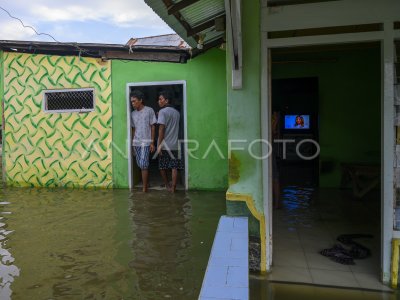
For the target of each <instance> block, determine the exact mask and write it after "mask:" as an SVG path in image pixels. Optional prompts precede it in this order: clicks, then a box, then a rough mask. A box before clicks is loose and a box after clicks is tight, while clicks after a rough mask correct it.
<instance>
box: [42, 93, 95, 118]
mask: <svg viewBox="0 0 400 300" xmlns="http://www.w3.org/2000/svg"><path fill="white" fill-rule="evenodd" d="M86 91H92V92H93V108H85V109H59V110H48V109H47V95H48V94H54V93H65V92H67V93H70V92H86ZM42 105H43V111H44V112H45V113H71V112H78V113H80V112H91V111H94V110H95V109H96V92H95V89H94V88H79V89H60V90H44V91H43V104H42Z"/></svg>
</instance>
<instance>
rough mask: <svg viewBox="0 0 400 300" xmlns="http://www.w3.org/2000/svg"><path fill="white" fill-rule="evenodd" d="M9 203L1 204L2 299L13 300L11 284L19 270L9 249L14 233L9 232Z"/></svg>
mask: <svg viewBox="0 0 400 300" xmlns="http://www.w3.org/2000/svg"><path fill="white" fill-rule="evenodd" d="M8 204H9V202H0V213H1V215H2V216H1V217H0V257H1V260H0V280H1V283H0V299H4V300H6V299H11V294H12V290H11V284H12V283H13V281H14V278H15V277H17V276H19V269H18V267H17V266H15V265H14V264H13V263H14V257H13V256H12V254H11V252H10V250H11V249H9V248H8V247H7V242H8V235H9V234H11V233H12V231H11V230H7V217H6V216H7V215H8V214H9V212H8V211H7V205H8Z"/></svg>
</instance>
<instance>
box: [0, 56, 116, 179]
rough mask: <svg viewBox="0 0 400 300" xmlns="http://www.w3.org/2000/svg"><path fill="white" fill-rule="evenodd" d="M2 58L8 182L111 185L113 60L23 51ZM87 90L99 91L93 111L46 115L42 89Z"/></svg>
mask: <svg viewBox="0 0 400 300" xmlns="http://www.w3.org/2000/svg"><path fill="white" fill-rule="evenodd" d="M3 58H4V68H3V71H4V97H3V103H4V122H5V124H4V134H3V137H4V141H3V159H4V164H5V165H3V168H4V169H5V175H6V176H5V178H4V180H5V181H6V182H7V184H8V185H12V186H38V187H57V186H62V187H111V186H112V165H111V161H112V150H111V147H110V145H111V140H112V128H111V64H110V62H102V61H101V60H99V59H93V58H83V57H81V58H78V57H68V56H50V55H29V54H21V53H4V56H3ZM2 84H3V83H2ZM87 87H94V88H95V95H96V99H95V102H96V105H95V111H93V112H89V113H76V112H74V113H45V112H43V109H42V101H43V93H42V91H43V90H47V89H68V88H87Z"/></svg>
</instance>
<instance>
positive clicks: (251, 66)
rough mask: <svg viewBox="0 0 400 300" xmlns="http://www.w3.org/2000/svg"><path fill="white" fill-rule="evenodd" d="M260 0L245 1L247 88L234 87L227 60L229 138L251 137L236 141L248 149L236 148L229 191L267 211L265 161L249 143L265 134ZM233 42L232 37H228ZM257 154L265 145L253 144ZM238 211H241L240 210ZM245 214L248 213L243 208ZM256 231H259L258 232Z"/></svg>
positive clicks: (244, 39)
mask: <svg viewBox="0 0 400 300" xmlns="http://www.w3.org/2000/svg"><path fill="white" fill-rule="evenodd" d="M259 2H260V1H254V0H253V1H243V2H242V18H243V19H242V24H245V25H244V26H242V38H243V88H242V89H240V90H233V89H232V75H231V74H232V71H231V66H232V65H231V58H230V56H229V52H227V53H228V55H227V57H226V59H227V60H226V62H227V88H228V138H229V139H230V140H247V141H248V142H247V143H232V146H233V147H241V146H243V147H244V148H245V149H246V150H235V151H232V157H233V158H234V159H231V160H230V168H229V170H230V174H229V178H230V186H229V192H232V193H241V194H249V195H251V196H252V198H253V200H254V204H255V207H256V209H257V210H258V211H260V212H263V197H262V165H261V163H262V162H261V160H257V159H254V158H252V157H251V155H250V154H249V152H248V151H247V148H248V145H249V144H250V143H251V142H252V141H253V140H256V139H260V138H261V128H260V105H261V104H260V97H261V89H260V71H261V70H260V66H261V60H260V58H261V55H260V51H261V45H260V3H259ZM228 42H229V41H228ZM252 151H253V153H254V154H257V155H258V156H260V154H261V145H260V144H258V143H257V144H255V145H254V146H253V147H252ZM236 213H237V212H236ZM243 214H246V212H245V211H243ZM254 234H255V233H254Z"/></svg>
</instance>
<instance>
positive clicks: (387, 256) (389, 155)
mask: <svg viewBox="0 0 400 300" xmlns="http://www.w3.org/2000/svg"><path fill="white" fill-rule="evenodd" d="M392 28H393V23H392V22H388V23H385V26H384V29H385V30H384V31H381V32H367V33H348V34H337V35H324V36H309V37H295V38H282V39H268V33H267V32H262V33H261V34H262V49H261V55H262V57H261V62H262V66H261V134H262V137H261V138H262V139H266V140H269V141H271V138H270V137H271V132H270V130H271V128H270V126H269V125H268V124H270V115H271V100H272V99H271V93H270V86H269V84H264V83H265V82H267V83H269V82H270V79H271V78H270V77H271V73H270V68H271V60H270V57H269V53H270V49H274V48H283V47H298V46H318V45H327V44H345V43H362V42H372V41H375V42H380V44H381V48H382V50H381V57H382V59H381V66H382V74H381V81H382V84H381V90H382V96H381V107H382V111H381V149H382V151H381V174H382V175H381V180H382V187H381V220H382V225H381V236H382V240H381V246H382V247H381V248H382V249H381V270H382V272H381V273H382V274H381V280H382V281H383V282H388V281H389V279H390V261H391V241H392V238H393V236H396V235H397V233H398V232H394V231H393V222H394V219H393V205H394V197H395V195H394V188H393V183H394V182H393V181H394V178H393V176H394V174H393V166H394V137H395V133H394V114H395V111H394V96H393V88H394V87H393V82H394V78H393V76H394V75H393V62H394V60H393V47H394V44H393V43H394V39H395V38H397V37H398V35H399V32H398V31H394V30H393V29H392ZM262 169H263V178H265V179H267V180H263V198H264V212H265V216H266V218H268V219H267V220H266V222H265V226H266V228H265V232H266V241H267V245H266V247H267V259H266V264H267V265H266V269H267V270H271V264H272V253H273V252H272V251H273V247H272V240H273V237H272V192H271V191H272V177H271V173H272V170H271V163H270V160H265V161H264V162H263V165H262Z"/></svg>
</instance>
